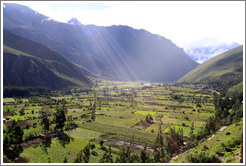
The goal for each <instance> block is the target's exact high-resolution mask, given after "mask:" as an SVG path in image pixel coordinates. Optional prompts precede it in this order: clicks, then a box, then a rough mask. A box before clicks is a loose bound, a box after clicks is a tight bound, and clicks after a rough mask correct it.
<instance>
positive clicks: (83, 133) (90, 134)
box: [66, 128, 103, 141]
mask: <svg viewBox="0 0 246 166" xmlns="http://www.w3.org/2000/svg"><path fill="white" fill-rule="evenodd" d="M66 133H67V134H68V135H70V136H72V137H74V138H79V139H82V140H87V141H89V140H90V139H93V138H94V139H96V138H99V136H100V135H102V134H103V133H101V132H96V131H93V130H87V129H83V128H76V129H73V130H71V131H67V132H66Z"/></svg>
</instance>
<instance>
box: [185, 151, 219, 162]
mask: <svg viewBox="0 0 246 166" xmlns="http://www.w3.org/2000/svg"><path fill="white" fill-rule="evenodd" d="M215 159H216V158H215V154H214V153H213V154H208V153H206V152H201V153H197V154H189V155H188V161H189V162H192V163H213V162H215Z"/></svg>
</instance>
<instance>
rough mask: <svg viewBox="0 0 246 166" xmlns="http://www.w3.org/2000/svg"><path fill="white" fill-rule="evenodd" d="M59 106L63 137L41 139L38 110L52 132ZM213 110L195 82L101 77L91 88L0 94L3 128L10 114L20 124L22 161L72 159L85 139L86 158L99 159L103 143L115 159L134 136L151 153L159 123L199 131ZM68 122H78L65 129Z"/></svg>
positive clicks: (137, 149)
mask: <svg viewBox="0 0 246 166" xmlns="http://www.w3.org/2000/svg"><path fill="white" fill-rule="evenodd" d="M61 108H65V109H66V118H67V121H66V122H65V125H64V130H65V131H64V134H65V135H66V139H65V140H63V139H61V138H59V137H52V138H51V141H50V143H49V144H47V143H44V140H42V139H40V134H42V133H44V131H43V127H42V124H41V120H42V119H41V113H42V112H45V113H46V114H47V115H48V119H49V120H50V122H51V125H50V128H49V132H54V131H55V123H54V116H55V113H56V111H57V110H59V109H61ZM213 110H214V106H213V94H212V92H208V91H207V92H206V93H204V90H203V89H199V88H196V87H182V86H174V85H166V86H163V85H161V84H151V85H149V84H148V85H146V83H141V82H110V81H101V82H100V83H99V85H98V87H96V88H95V89H94V90H93V91H90V92H76V91H74V93H73V94H72V95H71V94H69V95H62V96H50V97H47V96H40V97H32V98H22V99H18V98H5V99H4V109H3V111H4V118H7V120H6V121H5V122H4V126H5V129H6V126H8V125H9V124H10V123H11V121H13V120H15V121H16V122H17V123H18V124H20V126H21V127H22V128H23V129H24V135H23V140H24V142H23V147H24V148H23V151H22V152H21V154H20V156H21V157H22V158H23V160H24V161H25V162H35V163H40V162H41V163H48V162H54V163H59V162H64V161H65V159H66V160H67V161H66V162H74V160H75V158H76V156H77V154H78V153H79V151H80V150H82V149H83V148H85V147H86V145H88V144H90V145H92V144H94V145H95V148H94V149H92V150H91V153H92V155H91V157H90V160H89V162H91V163H93V162H100V158H102V156H103V154H104V153H105V152H104V150H103V146H105V147H107V148H109V146H111V148H112V156H113V158H114V159H115V158H116V154H117V152H119V151H120V149H121V148H122V147H127V146H128V145H130V142H131V141H135V143H134V144H133V149H134V152H135V153H136V154H139V153H140V152H141V150H143V149H144V146H145V144H146V145H147V147H148V148H147V149H148V150H147V152H148V153H151V152H153V146H154V143H155V140H156V137H157V134H158V130H159V127H160V126H161V130H162V132H163V133H168V132H169V131H170V126H173V127H174V128H175V129H176V130H178V129H182V130H183V136H184V138H186V137H188V136H189V133H190V128H191V126H192V123H193V122H194V133H198V132H199V131H201V129H202V127H204V125H205V123H206V120H207V119H208V118H209V117H210V116H212V115H214V112H213ZM93 112H94V113H93ZM93 114H94V115H93ZM69 118H70V120H68V119H69ZM71 123H72V124H76V126H77V127H75V128H74V129H70V128H69V125H71ZM102 142H103V146H102V145H101V144H102ZM94 145H93V146H94ZM5 158H6V156H5Z"/></svg>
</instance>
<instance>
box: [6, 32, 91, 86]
mask: <svg viewBox="0 0 246 166" xmlns="http://www.w3.org/2000/svg"><path fill="white" fill-rule="evenodd" d="M3 35H4V45H3V64H4V65H3V72H4V75H5V77H4V78H3V83H4V86H41V87H48V88H51V89H60V88H65V87H68V86H89V85H90V84H91V81H90V79H88V78H87V76H85V74H84V73H83V72H82V71H81V68H79V67H78V66H76V65H74V64H73V63H71V62H70V61H68V60H67V59H66V58H65V57H63V56H62V55H60V54H58V53H56V52H54V51H52V50H50V49H49V48H47V47H45V46H42V45H41V44H39V43H36V42H33V41H31V40H28V39H25V38H23V37H20V36H18V35H15V34H12V33H10V32H7V31H4V33H3Z"/></svg>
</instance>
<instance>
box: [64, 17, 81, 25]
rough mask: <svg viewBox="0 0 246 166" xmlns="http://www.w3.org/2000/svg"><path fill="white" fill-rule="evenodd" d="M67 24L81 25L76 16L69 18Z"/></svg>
mask: <svg viewBox="0 0 246 166" xmlns="http://www.w3.org/2000/svg"><path fill="white" fill-rule="evenodd" d="M67 23H68V24H73V25H81V22H80V21H79V20H78V19H77V18H71V19H70V20H68V21H67Z"/></svg>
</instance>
